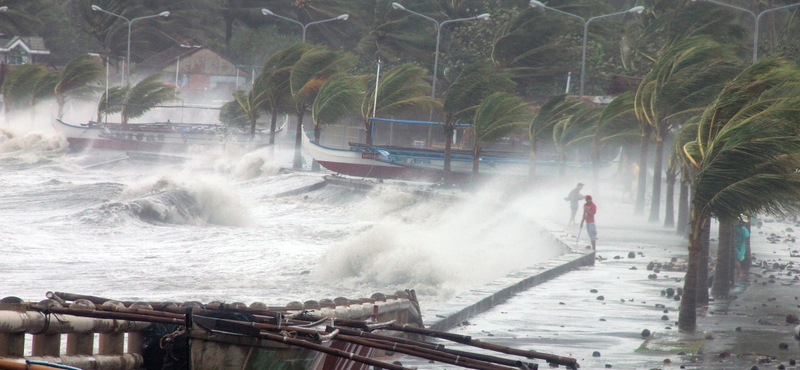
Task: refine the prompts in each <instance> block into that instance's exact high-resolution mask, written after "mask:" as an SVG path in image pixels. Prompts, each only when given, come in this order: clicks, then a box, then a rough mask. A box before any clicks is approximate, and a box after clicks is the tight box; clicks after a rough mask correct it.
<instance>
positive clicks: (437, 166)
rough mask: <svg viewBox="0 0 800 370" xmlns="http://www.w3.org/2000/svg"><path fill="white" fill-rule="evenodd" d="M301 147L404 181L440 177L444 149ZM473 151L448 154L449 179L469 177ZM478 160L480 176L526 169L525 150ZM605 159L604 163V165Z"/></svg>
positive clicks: (332, 162)
mask: <svg viewBox="0 0 800 370" xmlns="http://www.w3.org/2000/svg"><path fill="white" fill-rule="evenodd" d="M302 137H303V148H304V149H305V150H306V151H307V152H308V153H309V154H310V155H311V157H312V158H314V160H316V161H317V162H319V163H320V165H322V166H323V167H325V168H326V169H328V170H330V171H333V172H336V173H339V174H342V175H348V176H356V177H369V178H378V179H393V180H406V181H427V182H438V181H441V180H442V177H443V171H444V170H443V169H444V151H443V150H440V149H426V148H410V147H398V146H380V145H378V146H366V145H362V144H358V143H351V144H350V146H349V148H347V149H337V148H330V147H326V146H323V145H320V144H318V143H315V142H314V141H312V140H311V139H310V138H309V137H308V135H302ZM473 158H474V157H473V155H472V153H471V152H470V151H465V150H457V149H454V150H452V151H451V154H450V180H451V181H453V182H466V181H470V180H471V179H472V166H473ZM478 161H479V172H478V174H479V176H481V177H492V178H498V177H511V178H523V177H526V176H528V174H529V171H530V163H531V162H530V156H529V155H528V154H527V153H503V152H490V151H487V152H485V155H481V156H480V157H479V159H478ZM591 165H592V164H591V163H589V162H576V163H573V162H570V163H565V164H564V167H565V171H566V172H577V171H587V172H588V171H590V169H591ZM608 165H609V163H604V164H603V166H604V167H607V166H608ZM558 174H559V163H558V162H557V161H548V160H540V161H537V162H536V176H537V177H540V178H544V177H556V176H558Z"/></svg>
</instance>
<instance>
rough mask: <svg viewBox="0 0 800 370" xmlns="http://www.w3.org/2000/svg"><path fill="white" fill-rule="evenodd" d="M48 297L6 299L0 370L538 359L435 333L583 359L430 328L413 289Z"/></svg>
mask: <svg viewBox="0 0 800 370" xmlns="http://www.w3.org/2000/svg"><path fill="white" fill-rule="evenodd" d="M46 296H47V297H48V299H46V300H43V301H41V302H38V303H30V302H25V301H23V300H21V299H19V298H16V297H5V298H3V299H1V300H0V370H23V369H24V370H52V369H54V368H60V369H84V370H88V369H92V370H132V369H146V370H178V369H190V370H243V369H244V370H248V369H249V370H368V369H369V368H370V367H373V368H383V369H390V370H411V369H409V368H407V367H403V366H402V365H401V364H400V363H399V362H396V361H395V357H396V356H398V355H399V354H402V355H408V356H414V357H418V358H423V359H427V360H431V361H436V362H440V363H447V364H452V365H456V366H461V367H467V368H473V369H480V370H520V369H522V370H535V369H537V368H538V364H537V363H532V362H528V361H523V360H517V359H507V358H503V357H497V356H491V355H485V354H476V353H471V352H467V351H461V350H453V349H449V348H446V346H445V345H443V344H435V345H434V344H430V343H428V342H426V341H425V339H426V338H428V337H434V338H440V339H445V340H449V341H454V342H457V343H461V344H465V345H469V346H473V347H478V348H482V349H485V350H491V351H496V352H501V353H505V354H510V355H513V356H519V357H523V358H528V359H540V360H545V361H547V362H549V363H550V364H551V365H563V366H566V367H568V368H572V369H577V368H578V363H577V360H575V359H573V358H569V357H562V356H557V355H552V354H546V353H540V352H536V351H528V350H518V349H514V348H510V347H504V346H499V345H495V344H491V343H486V342H482V341H479V340H474V339H471V338H470V337H468V336H463V335H457V334H451V333H446V332H439V331H434V330H429V329H425V328H424V327H423V324H422V319H421V315H420V309H419V304H418V302H417V300H416V296H415V293H414V291H413V290H406V291H398V292H396V293H395V294H394V295H384V294H381V293H375V294H373V295H372V296H371V297H370V298H360V299H346V298H342V297H340V298H336V299H334V300H320V301H306V302H304V303H301V302H291V303H289V304H288V305H286V306H280V307H275V306H267V305H266V304H263V303H260V302H256V303H253V304H250V305H245V304H244V303H231V304H226V303H222V302H212V303H208V304H202V303H199V302H186V303H174V302H125V301H116V300H109V299H106V298H100V297H93V296H85V295H76V294H69V293H59V292H48V293H47V294H46ZM26 335H30V336H31V338H26ZM62 335H66V349H65V350H64V351H62V349H61V343H62ZM96 335H97V336H98V338H99V340H98V341H99V343H98V345H95V336H96ZM29 340H30V341H29ZM26 342H28V343H30V345H29V347H30V351H29V352H28V349H27V348H26ZM126 344H127V347H126ZM95 349H97V351H95ZM26 352H27V353H26Z"/></svg>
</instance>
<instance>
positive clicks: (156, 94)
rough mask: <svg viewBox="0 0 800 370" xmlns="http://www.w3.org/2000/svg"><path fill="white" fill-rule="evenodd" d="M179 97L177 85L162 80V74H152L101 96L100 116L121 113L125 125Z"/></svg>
mask: <svg viewBox="0 0 800 370" xmlns="http://www.w3.org/2000/svg"><path fill="white" fill-rule="evenodd" d="M177 99H178V96H177V93H176V91H175V86H173V85H167V84H165V83H163V82H161V75H152V76H150V77H148V78H145V79H144V80H142V81H139V83H137V84H136V85H126V86H117V87H114V88H111V89H109V90H108V104H106V96H105V94H103V96H102V97H101V98H100V103H99V104H98V109H97V110H98V118H99V116H100V115H101V114H104V115H108V114H115V113H119V114H120V118H121V122H122V124H123V125H125V124H128V122H130V120H132V119H135V118H139V117H141V116H143V115H144V114H145V113H147V112H149V111H150V110H152V109H153V108H155V107H156V106H157V105H159V104H162V103H166V102H171V101H175V100H177Z"/></svg>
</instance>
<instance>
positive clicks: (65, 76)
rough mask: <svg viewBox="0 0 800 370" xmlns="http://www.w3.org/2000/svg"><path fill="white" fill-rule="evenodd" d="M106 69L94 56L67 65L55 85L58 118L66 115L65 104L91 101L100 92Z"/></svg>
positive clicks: (86, 56) (73, 60)
mask: <svg viewBox="0 0 800 370" xmlns="http://www.w3.org/2000/svg"><path fill="white" fill-rule="evenodd" d="M105 72H106V69H105V68H104V67H103V65H102V64H100V62H98V61H97V60H95V59H94V58H93V57H92V56H90V55H88V54H86V55H81V56H79V57H76V58H74V59H72V60H70V61H69V63H67V65H66V66H65V67H64V70H63V71H61V74H60V75H59V78H58V82H57V83H56V85H55V88H54V91H55V97H56V103H58V116H57V117H59V118H60V117H61V116H62V115H63V114H64V104H66V103H67V102H68V101H69V100H79V101H91V100H93V99H94V98H95V96H96V95H97V94H98V93H99V92H100V86H99V85H98V82H99V81H100V78H101V77H103V75H104V74H105Z"/></svg>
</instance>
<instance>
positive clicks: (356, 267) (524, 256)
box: [316, 192, 563, 300]
mask: <svg viewBox="0 0 800 370" xmlns="http://www.w3.org/2000/svg"><path fill="white" fill-rule="evenodd" d="M498 199H499V198H498V196H497V194H476V195H475V196H474V197H473V198H472V199H470V200H469V202H466V201H463V200H461V201H453V202H448V201H442V200H441V199H427V198H425V197H422V196H420V195H415V194H411V195H410V194H408V193H405V192H401V193H394V192H383V194H377V195H375V196H374V197H373V199H371V200H370V202H368V203H369V204H370V205H368V206H366V207H365V208H367V209H369V211H371V212H373V213H374V214H375V216H376V220H378V221H376V222H375V223H374V224H373V225H372V227H369V228H366V229H365V230H363V231H362V232H360V233H359V234H357V235H354V236H352V237H349V238H347V239H345V240H343V241H341V242H339V243H338V244H336V245H334V246H332V248H331V249H330V250H329V251H328V252H327V253H326V254H325V255H324V256H322V258H320V260H319V269H318V270H317V271H316V277H317V278H318V279H319V280H320V281H328V282H331V281H333V282H339V285H342V286H344V287H347V288H355V289H358V288H366V287H381V289H405V288H409V287H413V288H415V289H416V290H417V292H418V293H419V294H420V295H422V296H427V298H429V299H433V300H441V299H447V298H449V297H452V296H454V295H455V294H458V293H460V292H463V291H464V290H466V289H469V288H470V287H475V286H480V285H483V284H486V283H489V282H491V281H492V280H495V279H497V278H500V277H502V276H504V275H505V274H508V273H509V272H512V271H514V270H519V269H522V268H525V267H528V266H531V265H533V264H535V263H537V262H541V261H544V260H547V259H549V258H552V257H554V256H556V255H559V254H561V253H562V252H563V249H562V248H561V247H560V246H557V245H556V244H554V243H552V241H550V240H543V239H542V238H540V234H539V229H538V228H536V227H534V224H533V223H532V219H531V218H530V217H529V215H528V214H526V212H525V209H524V208H525V205H519V204H517V205H515V204H513V202H512V203H511V204H509V205H506V204H500V203H499V202H498ZM503 203H505V202H503ZM334 284H335V283H334Z"/></svg>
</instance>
